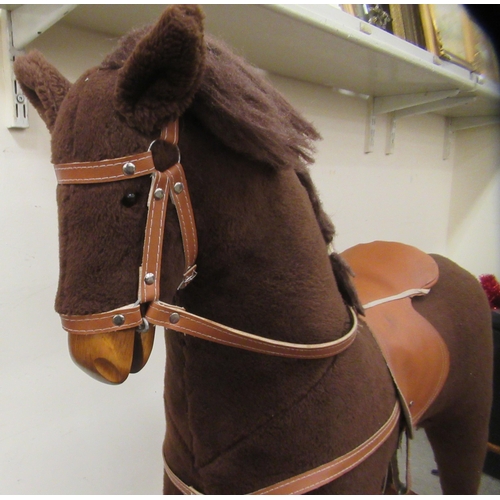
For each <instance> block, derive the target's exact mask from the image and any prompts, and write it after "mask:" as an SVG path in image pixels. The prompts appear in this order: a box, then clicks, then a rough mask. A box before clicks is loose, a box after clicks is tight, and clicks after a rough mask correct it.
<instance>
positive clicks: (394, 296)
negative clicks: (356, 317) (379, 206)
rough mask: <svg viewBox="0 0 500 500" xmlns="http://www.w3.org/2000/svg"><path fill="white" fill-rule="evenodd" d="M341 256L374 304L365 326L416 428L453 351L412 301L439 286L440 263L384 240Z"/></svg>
mask: <svg viewBox="0 0 500 500" xmlns="http://www.w3.org/2000/svg"><path fill="white" fill-rule="evenodd" d="M342 257H343V258H344V259H345V260H346V261H347V263H348V264H349V265H350V266H351V268H352V270H353V271H354V273H355V278H354V279H353V281H354V286H355V287H356V289H357V291H358V294H359V297H360V300H361V302H362V303H363V304H364V305H367V304H369V306H368V308H366V311H365V314H366V318H365V319H366V322H367V324H368V326H369V327H370V330H371V331H372V333H373V335H374V337H375V339H376V340H377V343H378V345H379V346H380V349H381V351H382V353H383V355H384V358H385V360H386V362H387V365H388V367H389V370H390V372H391V374H392V377H393V379H394V382H395V384H396V387H397V389H398V391H399V393H400V395H401V397H402V400H403V409H404V413H405V414H406V416H407V420H408V422H409V423H410V424H411V426H414V425H416V424H417V423H418V421H419V420H420V418H421V417H422V415H423V414H424V413H425V411H426V410H427V409H428V408H429V406H430V405H431V404H432V402H433V401H434V399H435V398H436V396H437V395H438V394H439V391H440V390H441V388H442V387H443V385H444V382H445V380H446V377H447V375H448V371H449V353H448V348H447V346H446V344H445V343H444V341H443V339H442V338H441V335H440V334H439V333H438V332H437V330H436V329H435V328H434V327H433V326H432V325H431V324H430V323H429V322H428V321H427V320H426V319H425V318H424V317H423V316H421V315H420V314H419V313H418V312H417V311H416V310H415V309H414V308H413V306H412V303H411V297H412V296H414V295H417V294H424V293H425V292H426V291H427V290H429V289H430V288H431V287H432V286H433V285H434V284H435V283H436V282H437V280H438V277H439V270H438V267H437V264H436V262H435V261H434V259H433V258H432V257H430V256H429V255H427V254H425V253H424V252H422V251H420V250H418V249H417V248H414V247H411V246H408V245H404V244H401V243H393V242H385V241H376V242H373V243H368V244H362V245H357V246H355V247H353V248H349V249H348V250H346V251H345V252H343V253H342ZM405 292H409V293H405ZM383 299H386V300H383ZM409 430H410V432H411V427H410V429H409Z"/></svg>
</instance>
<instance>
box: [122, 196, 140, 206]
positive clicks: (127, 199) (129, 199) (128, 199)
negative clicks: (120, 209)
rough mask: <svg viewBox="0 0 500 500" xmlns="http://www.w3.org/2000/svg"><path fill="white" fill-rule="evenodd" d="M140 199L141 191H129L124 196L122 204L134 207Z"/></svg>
mask: <svg viewBox="0 0 500 500" xmlns="http://www.w3.org/2000/svg"><path fill="white" fill-rule="evenodd" d="M138 199H139V193H127V194H126V195H125V196H124V197H123V198H122V205H123V206H124V207H127V208H130V207H133V206H134V205H135V204H136V203H137V201H138Z"/></svg>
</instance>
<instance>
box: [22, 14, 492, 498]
mask: <svg viewBox="0 0 500 500" xmlns="http://www.w3.org/2000/svg"><path fill="white" fill-rule="evenodd" d="M202 20H203V16H202V14H201V12H200V10H199V9H198V8H196V7H192V6H184V7H178V6H174V7H170V8H169V9H167V10H166V11H165V13H164V14H163V16H162V17H161V18H160V20H159V21H158V23H156V24H155V25H154V26H152V27H148V28H145V29H142V30H138V31H135V32H133V33H131V34H129V35H128V36H126V37H125V38H123V40H122V42H121V44H120V46H119V47H118V49H117V50H116V51H115V52H113V53H112V54H111V55H110V56H108V57H107V58H106V59H105V60H104V61H103V62H102V64H101V65H100V66H98V67H97V68H93V69H90V70H89V71H87V72H86V73H84V74H83V75H82V77H80V79H79V80H78V81H77V82H75V83H74V84H70V83H69V82H68V81H67V80H66V79H65V78H64V77H63V76H62V75H61V74H60V73H59V72H58V71H57V70H56V69H55V68H53V67H52V66H51V65H50V64H49V63H48V62H47V61H46V60H45V59H44V58H43V57H42V55H41V54H39V53H37V52H34V53H31V54H28V55H27V56H25V57H22V58H18V59H17V61H16V66H15V70H16V75H17V78H18V80H19V82H20V84H21V86H22V88H23V90H24V92H25V93H26V95H27V96H28V98H29V99H30V101H31V102H32V103H33V105H34V106H35V107H36V109H37V110H38V112H39V113H40V115H41V116H42V118H43V119H44V121H45V123H46V124H47V127H48V128H49V130H50V132H51V136H52V156H53V162H54V163H55V164H56V165H57V167H56V168H57V172H58V176H59V174H60V173H61V172H62V171H64V175H66V176H69V177H71V176H72V172H73V171H76V172H78V173H81V174H82V176H83V178H84V181H85V182H83V183H81V182H80V181H79V180H78V181H74V182H68V183H65V182H61V179H60V178H59V180H60V185H59V186H58V193H57V197H58V207H59V228H60V268H61V269H60V282H59V290H58V294H57V299H56V309H57V311H58V312H59V313H60V314H61V315H62V317H63V324H64V325H66V326H65V328H66V327H67V325H68V322H70V323H71V322H77V323H78V324H79V325H81V324H83V325H84V328H83V329H84V330H85V335H81V331H80V330H78V329H76V330H74V329H73V328H71V327H68V328H67V329H68V331H69V333H70V348H71V351H72V355H73V357H74V358H75V360H76V361H77V362H78V363H79V364H81V365H82V367H84V369H86V370H87V371H89V372H90V373H91V374H93V375H94V376H96V377H100V378H101V379H102V380H105V381H108V382H112V383H119V382H122V381H123V380H125V378H126V377H127V376H128V374H129V372H130V371H137V370H139V369H140V368H141V367H142V366H143V365H144V363H145V362H146V361H147V357H148V355H149V352H150V350H151V347H152V337H153V333H152V328H151V326H150V327H149V330H148V325H147V324H146V323H145V322H142V323H141V320H142V318H144V317H151V316H150V310H151V309H152V308H153V306H157V307H159V308H160V309H161V310H164V309H165V307H166V308H167V309H168V308H170V310H175V312H174V313H172V314H171V315H170V316H169V318H168V320H165V321H161V322H159V323H154V322H153V321H152V323H154V324H161V325H163V326H166V327H168V328H172V329H173V330H175V331H169V330H168V331H167V332H166V343H167V371H166V376H165V408H166V414H167V424H168V425H167V429H168V430H167V437H166V440H165V444H164V456H165V459H166V463H168V464H169V465H170V467H171V469H169V468H168V467H167V468H166V470H167V473H168V478H167V476H165V491H166V492H174V493H175V492H178V491H179V490H178V489H177V488H181V489H182V488H183V487H184V486H186V485H190V486H193V487H194V488H196V490H198V491H202V492H205V493H219V494H221V493H233V494H238V493H248V492H253V491H255V490H258V489H259V488H264V487H267V488H268V490H267V491H270V492H272V491H275V490H274V489H273V488H271V489H270V490H269V485H273V484H274V483H277V482H280V481H285V484H286V485H287V486H288V485H291V487H292V491H295V492H301V491H311V490H312V489H315V488H317V491H318V492H320V493H379V492H381V491H382V488H383V485H384V482H385V480H386V477H387V476H386V474H387V465H388V463H389V462H390V459H391V456H392V455H393V452H394V450H395V449H396V443H397V440H398V429H397V428H396V427H397V424H398V421H397V413H394V410H393V409H394V408H396V409H397V408H398V406H397V404H396V400H397V397H396V391H395V387H394V384H393V382H392V379H391V375H390V373H389V371H388V369H387V366H386V363H385V361H384V359H383V357H382V355H381V351H380V348H379V346H378V345H377V343H376V341H375V339H374V337H373V336H372V335H371V333H370V331H369V329H368V327H367V325H366V324H365V323H364V322H363V321H361V322H360V327H359V329H356V327H355V325H356V319H355V317H354V316H353V314H352V311H353V309H356V310H357V311H358V312H361V311H362V307H361V306H360V304H359V302H358V299H357V296H356V293H355V292H354V290H353V288H352V286H351V282H350V279H349V269H348V267H347V266H346V265H345V264H344V263H343V261H342V259H341V258H340V257H339V256H338V255H336V254H331V255H328V252H327V245H328V244H330V243H331V241H332V238H333V234H334V229H333V225H332V224H331V222H330V221H329V219H328V217H327V216H326V215H325V214H324V212H323V211H322V209H321V204H320V202H319V199H318V196H317V194H316V191H315V189H314V186H313V184H312V182H311V178H310V176H309V173H308V170H307V165H308V164H309V163H311V162H312V149H313V148H312V141H314V140H315V139H317V138H318V137H319V135H318V133H317V132H316V131H315V130H314V128H313V127H312V126H311V125H310V124H309V123H308V122H306V121H305V120H304V119H303V118H302V117H301V116H300V115H299V114H298V113H297V112H296V111H295V110H294V109H293V108H292V107H291V106H290V105H289V104H288V103H287V102H286V101H285V100H284V99H283V98H282V97H281V96H280V95H279V94H278V93H277V92H276V91H275V90H274V89H273V88H272V87H271V86H270V85H269V84H268V83H266V81H265V80H264V79H263V78H262V76H261V75H260V74H259V73H258V72H257V71H256V70H255V69H253V68H252V67H250V66H249V65H248V64H247V63H246V62H244V61H243V60H242V59H240V58H239V57H236V56H235V55H233V54H232V53H231V51H229V50H228V49H227V48H226V47H225V46H224V45H223V44H221V43H220V42H217V41H216V40H214V39H212V38H211V37H208V36H207V37H204V35H203V23H202ZM177 121H178V123H179V129H178V136H177V133H176V132H175V127H174V128H173V129H172V128H171V127H172V124H175V123H176V122H177ZM172 130H174V133H173V137H174V138H175V140H173V139H172V134H171V131H172ZM160 136H161V137H162V139H161V140H158V139H159V138H160ZM163 139H165V140H163ZM177 139H178V140H177ZM179 156H180V158H179ZM123 158H129V159H130V158H133V159H134V162H136V163H137V165H139V163H140V164H141V165H143V164H145V165H146V167H144V168H143V167H141V168H142V169H143V170H140V169H139V170H140V172H141V175H135V174H136V173H137V170H136V163H134V162H130V161H128V160H126V159H125V160H123ZM179 160H180V161H179ZM180 162H182V166H183V169H184V170H183V171H182V169H181V167H180ZM129 163H133V165H132V167H131V166H130V165H129ZM103 165H104V166H105V167H103ZM122 166H123V170H122ZM103 168H105V169H109V174H107V175H106V176H103V175H102V174H98V175H96V176H95V175H94V171H99V172H101V170H102V169H103ZM94 169H95V170H94ZM173 169H175V172H177V173H179V172H181V171H182V172H184V173H185V174H182V175H185V178H184V177H182V178H181V180H180V181H179V180H176V181H175V183H170V179H171V178H173V177H172V176H174V173H172V172H174V170H173ZM106 171H108V170H106ZM145 174H153V175H152V176H150V175H145ZM103 179H105V181H103ZM158 179H160V180H162V179H163V180H165V186H163V188H164V189H163V188H162V189H160V188H159V187H158V188H155V189H153V187H155V186H156V184H153V183H156V182H157V180H158ZM73 180H74V179H73ZM151 186H153V187H151ZM188 186H189V189H188ZM166 187H168V189H167V188H166ZM157 189H159V191H158V190H157ZM167 191H168V192H169V193H170V195H171V197H172V200H173V201H174V203H173V205H175V206H174V207H170V208H169V209H168V210H166V208H165V207H166V206H167V205H166V202H164V201H163V200H165V199H166V196H165V195H166V194H168V193H167ZM188 192H189V197H188V195H187V193H188ZM148 193H149V194H148ZM189 199H190V201H189ZM157 202H158V203H159V205H155V204H156V203H157ZM156 206H159V207H161V208H159V209H158V210H159V212H158V211H155V210H156V208H155V207H156ZM185 207H188V212H185ZM165 210H166V212H165ZM153 213H154V214H153ZM152 214H153V215H152ZM155 214H156V215H155ZM165 214H166V215H165ZM186 214H187V216H186ZM193 214H194V215H193ZM155 217H159V218H160V220H162V221H163V218H164V219H165V221H164V223H162V224H161V225H160V227H161V228H162V229H161V230H162V231H163V230H164V236H163V233H160V232H157V233H154V231H151V232H148V231H149V229H148V228H149V227H150V226H149V221H150V220H151V219H155ZM187 218H188V219H195V221H196V228H197V231H196V233H197V240H198V248H199V251H198V258H197V261H196V265H197V268H196V270H197V276H196V278H195V279H193V280H192V282H190V283H189V284H188V285H187V286H186V287H184V285H185V284H186V283H187V281H188V280H187V279H186V273H187V271H186V268H187V267H188V268H189V269H188V271H189V272H191V274H190V275H189V280H191V278H192V277H193V276H194V272H193V266H192V265H191V264H192V262H191V261H192V257H193V255H188V254H187V252H186V249H185V247H186V239H188V238H187V236H186V234H187V233H186V231H189V228H194V224H193V223H190V224H188V223H187V222H186V219H187ZM191 222H192V221H191ZM145 227H146V232H145ZM186 227H188V230H186ZM192 232H193V234H194V229H192ZM153 233H154V234H153ZM158 235H160V236H158ZM150 236H151V240H155V241H161V243H162V245H157V246H155V245H150ZM188 246H189V245H188ZM151 248H153V249H156V254H155V255H154V258H155V259H156V261H158V262H160V263H161V266H159V267H158V270H159V275H157V274H154V273H147V274H146V275H145V276H143V274H144V268H145V261H144V255H145V254H147V255H150V253H149V251H150V249H151ZM193 248H194V245H193ZM144 249H147V252H146V251H145V250H144ZM153 253H154V252H153ZM193 254H194V251H193ZM435 260H436V262H437V264H438V267H439V273H440V278H439V282H438V284H437V285H436V286H435V287H434V288H433V289H432V292H431V294H430V296H429V297H428V298H427V297H426V298H425V300H424V299H422V300H420V298H419V299H415V300H414V306H415V309H418V310H419V312H420V313H421V314H422V316H423V317H425V318H426V321H428V322H430V323H431V324H433V325H435V327H436V328H437V329H438V330H439V331H440V333H441V335H442V336H443V338H444V342H445V343H446V345H447V349H448V350H449V352H450V359H451V362H450V370H449V375H448V377H447V378H446V383H444V378H443V380H442V384H441V385H442V387H443V389H442V391H441V393H440V394H439V396H437V395H435V396H436V399H435V401H433V403H432V404H431V405H430V406H429V407H428V409H426V411H425V413H424V414H423V415H422V416H421V421H420V423H421V425H423V426H426V425H427V427H428V433H429V437H431V438H432V441H433V446H434V449H435V451H436V458H437V460H438V464H439V467H440V473H441V481H442V484H443V488H444V490H445V491H446V492H449V493H470V492H474V491H476V490H477V486H478V482H479V477H480V467H481V464H482V460H483V459H484V453H485V443H486V441H485V434H486V432H487V415H488V404H489V400H490V398H491V388H490V387H489V386H488V383H489V382H488V377H489V376H490V377H491V366H490V365H489V363H491V331H490V330H489V324H488V318H489V315H488V308H487V304H486V299H485V297H484V294H483V292H482V290H481V288H480V287H479V285H478V284H477V282H476V281H475V280H474V278H473V277H471V276H470V275H468V274H467V273H466V272H465V271H463V270H461V269H459V268H458V266H456V265H454V264H452V263H450V262H449V261H448V260H446V259H444V258H439V257H436V258H435ZM368 267H369V266H368ZM160 269H161V271H160ZM150 274H152V275H150ZM143 278H144V279H143ZM146 278H147V279H146ZM144 282H145V283H146V284H147V285H148V286H149V285H152V284H154V286H155V289H154V290H155V291H154V294H153V299H148V298H147V297H148V295H147V293H146V294H145V295H144V294H142V292H139V293H138V289H139V290H142V289H143V286H145V285H144ZM157 284H159V288H158V287H157V286H156V285H157ZM179 284H181V285H182V286H181V287H179ZM145 297H146V298H145ZM407 300H408V301H409V300H410V299H409V298H408V299H407ZM166 303H169V304H171V305H167V306H165V304H166ZM160 306H161V307H160ZM176 306H182V308H184V309H181V308H180V307H178V308H177V309H172V308H175V307H176ZM162 308H163V309H162ZM117 311H119V312H117ZM129 314H130V315H132V316H133V317H134V318H138V320H134V322H133V326H131V327H130V328H129V323H128V321H129V319H128V315H129ZM188 314H190V315H191V316H189V317H188V316H187V315H188ZM186 317H188V320H186V319H185V318H186ZM75 318H76V319H75ZM108 320H109V321H111V326H109V324H108V323H107V322H108ZM179 321H181V322H182V321H187V323H184V324H183V326H182V329H180V330H179V328H178V324H177V323H178V322H179ZM65 322H66V323H65ZM71 324H72V323H71ZM102 324H104V325H105V326H104V327H103V328H101V326H100V325H102ZM198 324H201V325H202V326H203V327H204V328H205V327H206V329H205V330H204V333H203V335H202V338H201V339H200V338H197V337H196V335H194V336H192V335H183V333H189V334H194V333H195V332H197V331H198V330H199V329H198ZM87 325H90V326H87ZM95 325H97V326H95ZM169 325H174V326H169ZM221 325H226V326H224V327H223V326H221ZM79 328H80V327H79ZM176 329H177V330H176ZM179 332H181V333H179ZM193 332H194V333H193ZM207 332H208V333H207ZM242 332H243V333H242ZM346 332H349V333H348V334H349V335H350V337H349V338H350V339H351V343H350V344H349V345H348V347H349V348H348V349H343V350H342V351H341V352H340V351H339V352H340V354H338V355H336V356H327V357H316V358H314V359H303V358H301V359H296V358H298V357H299V356H294V355H292V356H289V357H287V356H282V355H281V354H279V355H270V352H269V351H263V350H262V346H264V347H265V349H268V348H269V346H270V345H272V346H273V349H275V350H276V349H278V350H281V351H282V350H286V351H287V352H288V353H289V352H297V353H298V352H301V353H303V352H304V350H305V351H308V348H310V347H311V346H313V347H314V348H317V346H327V347H328V346H331V345H334V346H336V345H339V344H337V343H338V342H342V341H343V340H342V339H344V338H345V337H346ZM352 332H354V333H356V332H357V336H354V335H351V334H352ZM488 335H490V337H488ZM221 336H225V340H224V342H220V341H219V340H220V337H221ZM467 337H470V338H467ZM242 338H243V339H244V342H246V343H247V344H251V345H253V346H256V345H257V349H253V350H252V349H247V350H240V349H236V348H235V346H236V345H238V346H239V345H240V344H239V342H241V339H242ZM466 338H467V342H466ZM235 339H238V342H236V340H235ZM207 340H216V341H217V342H218V343H213V342H207ZM221 343H222V344H223V345H220V344H221ZM342 345H344V344H342ZM281 351H280V353H281ZM262 352H265V354H262ZM271 354H276V353H275V352H274V351H273V353H271ZM478 360H481V361H480V362H478ZM395 405H396V406H395ZM394 415H396V417H395V418H393V416H394ZM388 419H389V420H388ZM384 422H391V426H389V427H387V426H386V424H384ZM384 429H385V431H384V432H385V434H384V439H383V441H380V443H379V445H377V448H370V452H369V453H365V452H364V450H365V448H364V447H363V446H367V447H370V445H371V444H372V443H373V442H375V441H376V437H377V436H378V435H379V434H380V430H384ZM387 429H388V430H387ZM377 442H378V441H377ZM360 443H365V444H364V445H360ZM450 443H453V445H452V444H450ZM453 446H457V448H458V449H459V450H460V453H459V454H458V455H459V456H457V453H456V452H455V450H454V448H453ZM353 450H354V455H353V454H352V453H353ZM356 450H357V451H356ZM346 454H351V455H349V457H350V467H349V468H348V469H345V468H344V469H343V471H342V474H341V476H342V477H340V478H339V479H337V480H336V481H335V482H330V480H331V479H332V478H333V476H334V475H333V476H332V477H330V476H328V478H329V479H328V480H327V481H325V480H324V479H323V480H322V481H320V482H318V483H316V482H312V483H309V484H308V485H307V488H305V489H302V488H300V487H298V488H295V487H294V484H295V481H296V479H294V480H293V481H288V478H290V477H292V476H297V475H299V474H303V473H304V471H310V470H317V469H318V468H319V469H320V473H323V472H325V473H328V472H329V470H330V468H331V467H333V466H327V467H326V468H322V467H325V466H324V464H329V463H331V462H332V460H334V459H338V457H342V456H345V455H346ZM358 456H360V457H361V458H359V460H358V459H357V458H356V457H358ZM336 457H337V458H336ZM353 457H354V458H353ZM343 460H344V459H341V460H340V462H342V461H343ZM335 467H336V466H335ZM334 470H336V469H334ZM316 473H317V472H315V473H314V474H316ZM327 475H328V474H327ZM305 476H306V479H307V477H309V476H310V474H309V473H308V472H306V473H305ZM175 477H177V479H178V478H179V477H180V478H182V480H183V481H184V482H185V484H184V486H182V484H181V483H180V482H178V481H177V480H176V479H175ZM313 477H315V478H316V477H317V476H316V475H314V476H313ZM319 485H323V486H322V487H321V488H318V486H319ZM186 488H187V486H186ZM187 491H190V492H192V491H193V490H190V489H189V488H188V489H187Z"/></svg>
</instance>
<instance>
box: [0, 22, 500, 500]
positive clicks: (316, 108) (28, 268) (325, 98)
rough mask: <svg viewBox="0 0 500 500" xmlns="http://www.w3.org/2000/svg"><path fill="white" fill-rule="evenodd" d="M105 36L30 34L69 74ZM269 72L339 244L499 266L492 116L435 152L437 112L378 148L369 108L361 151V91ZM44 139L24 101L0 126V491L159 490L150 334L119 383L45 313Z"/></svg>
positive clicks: (498, 179) (48, 273)
mask: <svg viewBox="0 0 500 500" xmlns="http://www.w3.org/2000/svg"><path fill="white" fill-rule="evenodd" d="M112 45H113V41H112V40H111V39H109V38H108V37H105V36H102V35H98V34H95V33H88V32H84V31H79V30H76V29H71V28H68V27H65V26H62V25H57V26H55V27H54V28H52V29H51V30H49V31H48V32H47V33H45V34H44V35H42V36H41V37H40V38H39V39H38V40H37V41H36V42H34V43H33V44H32V46H33V47H37V48H39V49H40V50H42V51H43V53H44V54H45V55H46V57H47V58H48V59H49V60H50V61H51V62H52V63H53V64H55V65H56V66H57V67H58V68H59V69H60V70H61V72H62V73H63V74H65V76H67V77H68V78H69V79H71V80H74V79H75V78H76V77H77V76H78V75H79V74H80V73H81V72H82V71H83V70H84V69H86V68H87V67H89V66H91V65H93V64H96V63H98V62H99V61H100V60H101V59H102V58H103V56H104V55H105V54H106V53H107V52H108V51H109V50H110V48H111V47H112ZM271 79H272V81H273V82H274V83H275V84H276V85H277V87H278V88H279V89H281V90H282V91H283V92H284V93H285V94H286V95H287V96H288V98H289V99H290V100H291V101H292V103H294V104H295V105H296V106H297V107H298V108H299V109H301V110H302V111H303V113H304V114H305V115H306V116H307V117H308V118H310V119H311V120H312V121H313V122H314V123H315V125H316V126H317V127H318V129H319V130H320V131H321V134H322V135H323V138H324V140H323V141H322V142H321V143H319V144H318V156H317V162H316V165H315V167H314V169H313V172H312V174H313V178H314V179H315V181H316V182H317V185H318V188H319V190H320V192H321V194H322V197H323V201H324V205H325V208H326V210H327V212H328V213H329V214H330V215H331V216H332V218H333V220H334V222H335V224H336V226H337V231H338V236H337V240H336V246H337V248H338V249H339V250H342V249H344V248H347V247H348V246H350V245H353V244H356V243H358V242H363V241H370V240H373V239H388V240H399V241H404V242H406V243H410V244H414V245H417V246H420V247H421V248H423V249H424V250H426V251H430V252H440V253H444V254H447V255H450V256H452V257H454V258H455V259H456V260H457V261H458V262H459V263H461V264H462V265H464V266H466V267H467V268H469V269H470V270H471V271H473V272H474V273H475V274H479V273H490V272H492V273H497V275H500V262H499V260H498V259H499V256H498V245H499V220H498V218H499V198H498V195H499V183H500V174H499V167H498V151H497V147H498V144H499V141H498V129H497V128H494V127H489V128H485V129H476V130H471V131H465V132H460V133H459V134H457V145H456V146H457V147H456V149H455V153H454V155H452V157H451V158H450V159H449V160H447V161H444V160H442V150H443V133H444V120H443V118H442V117H439V116H433V115H429V116H417V117H412V118H405V119H403V120H401V121H400V122H399V123H398V126H397V137H396V148H395V152H394V154H393V155H391V156H386V155H385V153H384V144H385V120H384V119H383V118H380V119H379V123H378V126H377V135H376V145H375V151H374V152H373V153H371V154H369V155H365V154H364V153H363V144H364V128H365V105H366V104H365V102H364V101H362V100H358V99H355V98H351V97H347V96H344V95H340V94H338V93H334V92H332V91H331V90H329V89H325V88H322V87H318V86H315V85H310V84H306V83H302V82H298V81H293V80H289V79H285V78H281V77H276V76H272V77H271ZM1 98H2V99H3V98H5V96H4V91H3V90H2V95H1ZM89 126H91V124H89ZM49 140H50V138H49V134H48V132H47V130H46V128H45V126H44V124H43V122H42V121H41V120H40V119H39V118H38V116H36V114H35V112H33V111H32V112H31V117H30V128H29V129H28V130H23V131H20V130H8V129H6V128H5V127H4V126H3V124H2V126H0V214H1V215H0V217H1V228H2V233H1V234H2V236H1V238H0V255H1V257H2V268H1V269H2V272H1V276H2V280H1V281H0V323H1V324H0V331H1V332H2V335H1V338H0V367H1V376H0V400H1V408H2V411H0V450H1V451H0V493H12V494H14V493H16V494H17V493H32V494H37V493H47V494H56V493H61V494H62V493H88V494H95V493H159V492H160V491H161V482H162V460H161V441H162V438H163V432H164V417H163V409H162V385H163V384H162V379H163V365H164V359H165V352H164V347H163V340H162V339H161V336H160V335H158V336H157V342H156V346H155V349H154V351H153V357H152V360H151V361H150V362H149V363H148V365H147V366H146V368H145V369H144V370H143V371H142V372H141V373H139V374H137V375H133V376H131V377H130V379H129V380H128V381H127V382H126V383H125V384H124V385H123V386H120V387H110V386H106V385H102V384H99V383H98V382H95V381H94V380H92V379H90V378H89V377H88V376H87V375H85V374H84V373H83V372H81V371H79V370H78V369H77V368H76V367H75V366H74V365H73V364H72V362H71V360H70V358H69V356H68V352H67V347H66V338H65V334H64V332H63V331H62V329H61V327H60V322H59V319H58V317H57V315H56V314H55V313H54V312H53V299H54V295H55V292H56V286H57V275H58V262H57V260H58V249H57V214H56V205H55V186H56V183H55V177H54V173H53V169H52V166H51V164H50V144H49ZM495 145H496V146H495Z"/></svg>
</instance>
